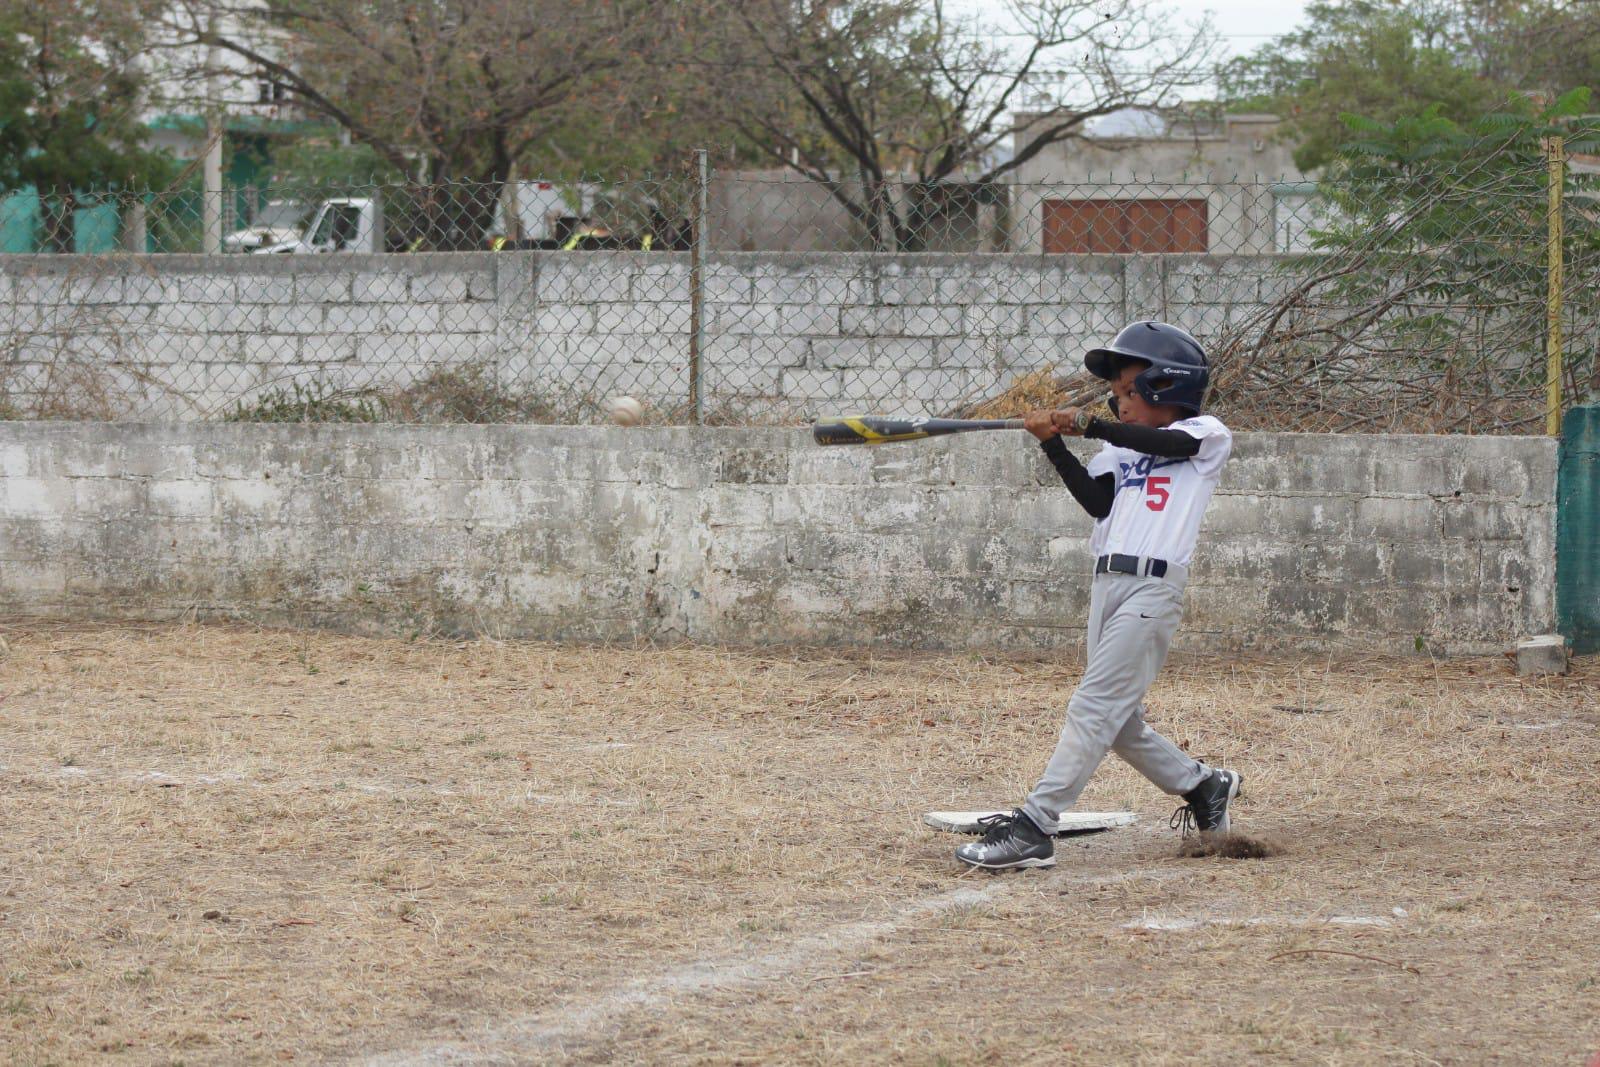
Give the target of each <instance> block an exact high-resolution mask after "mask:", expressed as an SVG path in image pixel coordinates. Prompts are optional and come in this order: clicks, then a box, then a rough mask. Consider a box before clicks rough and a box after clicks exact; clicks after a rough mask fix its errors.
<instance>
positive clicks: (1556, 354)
mask: <svg viewBox="0 0 1600 1067" xmlns="http://www.w3.org/2000/svg"><path fill="white" fill-rule="evenodd" d="M1545 149H1546V154H1545V160H1546V162H1547V164H1548V165H1549V169H1550V223H1549V232H1550V239H1549V244H1548V246H1547V247H1546V249H1545V262H1546V264H1547V265H1548V267H1549V277H1550V288H1549V291H1548V293H1547V294H1546V296H1545V342H1544V355H1545V366H1544V384H1545V394H1546V396H1545V405H1546V406H1545V423H1544V428H1545V432H1546V433H1548V434H1549V435H1550V436H1552V437H1555V436H1558V435H1559V434H1560V433H1561V289H1562V279H1561V275H1562V265H1563V264H1562V252H1561V248H1562V242H1561V191H1562V186H1564V185H1565V184H1566V162H1567V155H1566V142H1565V139H1564V138H1561V137H1552V138H1550V140H1549V141H1548V142H1546V145H1545Z"/></svg>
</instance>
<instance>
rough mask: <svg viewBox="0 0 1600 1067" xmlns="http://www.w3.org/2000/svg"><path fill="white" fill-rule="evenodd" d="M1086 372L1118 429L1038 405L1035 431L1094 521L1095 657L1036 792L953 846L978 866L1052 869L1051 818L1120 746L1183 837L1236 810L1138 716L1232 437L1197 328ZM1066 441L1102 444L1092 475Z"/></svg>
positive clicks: (1132, 341)
mask: <svg viewBox="0 0 1600 1067" xmlns="http://www.w3.org/2000/svg"><path fill="white" fill-rule="evenodd" d="M1084 365H1085V366H1086V367H1088V369H1089V371H1090V373H1092V374H1094V375H1095V376H1097V377H1099V378H1104V379H1106V380H1107V381H1109V382H1110V383H1111V389H1112V411H1113V412H1114V413H1115V415H1116V417H1117V421H1116V422H1106V421H1103V420H1101V419H1097V418H1092V417H1090V416H1089V414H1088V413H1087V412H1085V411H1082V410H1079V409H1077V408H1067V409H1066V410H1064V411H1034V412H1031V413H1029V415H1028V416H1027V419H1026V421H1025V425H1026V428H1027V430H1028V431H1029V432H1030V433H1032V434H1033V435H1034V436H1035V437H1037V438H1038V439H1039V443H1040V447H1042V448H1043V449H1044V453H1045V455H1047V456H1049V457H1050V461H1051V462H1052V463H1053V464H1054V465H1055V468H1056V470H1057V471H1059V472H1060V474H1061V480H1062V481H1063V482H1065V483H1066V486H1067V489H1068V491H1069V492H1071V493H1072V495H1073V497H1074V498H1075V499H1076V500H1077V501H1078V503H1079V504H1080V505H1082V507H1083V509H1084V510H1085V511H1087V512H1088V513H1089V514H1090V515H1092V516H1093V517H1094V518H1095V526H1094V534H1093V536H1092V538H1091V539H1090V542H1089V544H1090V549H1091V551H1092V553H1093V555H1094V581H1093V585H1092V586H1091V591H1090V594H1089V625H1088V662H1087V663H1086V664H1085V666H1084V671H1083V678H1082V679H1081V680H1080V681H1079V683H1078V688H1077V690H1076V691H1075V692H1074V693H1073V694H1072V698H1071V699H1070V700H1069V701H1068V702H1067V721H1066V725H1065V726H1063V727H1062V729H1061V740H1060V741H1059V742H1058V743H1057V744H1056V750H1055V753H1054V754H1053V755H1052V756H1051V757H1050V762H1049V764H1047V765H1046V767H1045V770H1044V774H1043V775H1042V776H1041V777H1040V778H1039V784H1038V785H1036V786H1034V788H1033V792H1032V793H1031V794H1030V795H1029V797H1028V799H1027V802H1026V803H1025V804H1024V805H1023V806H1022V807H1020V808H1018V809H1016V810H1015V811H1013V812H1011V813H1010V814H1009V815H995V816H992V817H990V818H989V819H986V820H984V821H985V824H986V827H987V829H986V832H985V833H984V835H983V838H982V839H981V840H979V841H976V842H973V843H970V844H966V845H962V846H961V847H960V848H958V849H956V858H957V859H959V860H960V861H961V862H963V863H968V864H971V865H973V866H975V867H987V868H992V869H1004V868H1009V867H1049V866H1053V865H1054V864H1055V832H1056V820H1057V818H1058V817H1059V816H1060V814H1061V813H1062V812H1063V811H1066V810H1067V809H1068V808H1070V807H1072V805H1073V804H1074V803H1075V802H1076V801H1077V799H1078V794H1080V793H1082V792H1083V788H1084V786H1085V785H1087V784H1088V782H1089V776H1090V775H1091V774H1093V773H1094V769H1095V768H1096V767H1097V766H1099V765H1100V761H1101V760H1102V759H1104V758H1105V755H1106V752H1107V750H1110V751H1112V752H1115V753H1116V754H1117V755H1119V756H1121V757H1122V758H1123V759H1124V760H1127V761H1128V762H1129V763H1130V764H1132V765H1133V767H1134V768H1135V769H1136V770H1138V771H1139V773H1140V774H1143V775H1144V776H1145V777H1146V778H1148V779H1150V781H1152V782H1154V783H1155V784H1156V786H1157V788H1159V789H1162V790H1164V791H1165V792H1167V793H1170V794H1173V795H1175V796H1181V797H1182V798H1183V799H1184V801H1185V805H1184V806H1183V807H1181V808H1179V809H1178V812H1177V813H1176V814H1175V815H1174V816H1173V825H1174V826H1177V825H1178V824H1179V822H1180V820H1181V823H1182V826H1183V830H1184V833H1185V834H1187V833H1188V832H1189V828H1190V826H1191V825H1193V826H1194V827H1196V828H1197V829H1198V830H1199V831H1200V832H1201V833H1202V834H1206V833H1212V832H1222V831H1226V830H1227V829H1228V826H1229V819H1228V805H1229V803H1230V802H1231V801H1232V800H1233V798H1234V797H1235V796H1237V795H1238V792H1239V784H1240V781H1241V778H1240V776H1239V775H1238V774H1236V773H1234V772H1233V771H1227V770H1214V769H1212V768H1210V767H1207V766H1206V765H1205V764H1203V763H1201V762H1199V761H1198V760H1195V759H1192V758H1190V757H1189V756H1188V755H1186V754H1185V753H1184V752H1183V750H1182V749H1180V748H1179V747H1178V746H1177V745H1175V744H1173V743H1172V742H1171V741H1169V740H1167V739H1166V738H1165V737H1162V736H1161V735H1160V734H1158V733H1156V732H1155V731H1154V730H1152V729H1150V727H1149V726H1148V725H1146V723H1145V721H1144V695H1145V692H1146V690H1148V689H1149V688H1150V684H1151V682H1153V681H1154V680H1155V676H1156V672H1158V671H1159V670H1160V669H1161V664H1162V661H1164V660H1165V659H1166V656H1167V648H1168V647H1169V646H1170V645H1171V643H1172V635H1173V633H1174V632H1175V631H1176V630H1177V628H1178V619H1179V617H1180V616H1181V615H1182V613H1183V587H1184V581H1185V579H1186V578H1187V576H1188V568H1189V560H1190V558H1191V557H1192V556H1193V554H1194V546H1195V539H1196V537H1197V536H1198V535H1199V532H1200V520H1201V517H1202V516H1203V515H1204V514H1205V510H1206V504H1207V503H1208V502H1209V501H1210V499H1211V492H1212V490H1213V489H1215V488H1216V485H1217V479H1218V477H1219V476H1220V475H1221V473H1222V466H1223V464H1224V463H1226V462H1227V460H1228V454H1229V452H1230V451H1231V450H1232V448H1233V435H1232V434H1230V433H1229V432H1228V428H1227V427H1226V426H1224V425H1223V424H1222V422H1221V421H1220V420H1218V419H1216V418H1214V417H1212V416H1210V415H1202V414H1201V413H1200V408H1201V404H1202V401H1203V400H1204V398H1205V391H1206V384H1207V382H1208V380H1209V373H1210V372H1209V370H1208V368H1207V364H1206V356H1205V352H1204V351H1203V350H1202V349H1201V347H1200V344H1199V342H1197V341H1196V340H1195V339H1194V338H1193V337H1191V336H1189V334H1187V333H1185V332H1184V331H1183V330H1180V329H1178V328H1177V327H1176V326H1169V325H1168V324H1166V323H1164V322H1136V323H1134V324H1133V325H1131V326H1128V327H1127V328H1126V329H1124V330H1123V331H1122V332H1121V333H1119V334H1117V337H1116V340H1114V341H1113V342H1112V343H1111V344H1110V345H1109V346H1108V347H1105V348H1096V349H1093V350H1092V351H1090V352H1089V353H1088V355H1087V356H1085V357H1084ZM1061 434H1070V435H1074V436H1076V435H1082V436H1084V437H1092V438H1096V439H1098V440H1100V441H1103V442H1104V444H1103V445H1102V446H1101V449H1100V452H1099V453H1098V454H1097V455H1096V456H1094V457H1093V458H1092V459H1091V460H1090V461H1089V464H1088V466H1087V467H1085V466H1084V465H1083V464H1082V463H1080V462H1078V460H1077V458H1076V457H1075V456H1073V454H1072V453H1071V452H1069V451H1067V447H1066V445H1065V444H1064V443H1063V442H1062V440H1061V436H1060V435H1061Z"/></svg>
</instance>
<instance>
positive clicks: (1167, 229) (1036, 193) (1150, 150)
mask: <svg viewBox="0 0 1600 1067" xmlns="http://www.w3.org/2000/svg"><path fill="white" fill-rule="evenodd" d="M1043 118H1044V116H1043V115H1041V114H1036V113H1019V114H1018V115H1017V116H1016V134H1015V141H1014V146H1015V148H1018V149H1020V148H1021V146H1022V145H1023V144H1025V143H1026V138H1027V132H1028V129H1029V128H1030V127H1031V126H1032V125H1033V124H1034V123H1036V122H1039V121H1041V120H1042V119H1043ZM1279 125H1280V120H1279V119H1278V118H1277V116H1275V115H1224V116H1220V117H1211V116H1197V115H1193V114H1187V113H1166V112H1162V113H1157V112H1153V111H1148V110H1142V109H1132V108H1130V109H1127V110H1125V111H1121V112H1115V113H1113V114H1111V115H1107V116H1105V117H1103V118H1102V119H1100V120H1097V121H1096V122H1094V123H1092V124H1091V125H1090V126H1089V127H1088V130H1087V133H1088V136H1086V137H1082V138H1075V139H1073V140H1070V141H1064V142H1060V143H1058V144H1054V145H1051V146H1050V147H1048V148H1046V149H1045V150H1044V151H1042V152H1040V153H1039V154H1038V155H1037V156H1035V157H1033V158H1032V159H1030V160H1028V161H1027V162H1026V163H1024V164H1023V165H1022V166H1021V167H1019V168H1017V170H1016V171H1014V172H1013V174H1012V176H1011V181H1012V184H1013V190H1012V214H1013V226H1014V228H1013V233H1014V235H1015V241H1016V243H1015V245H1014V247H1015V248H1016V250H1018V251H1035V252H1062V253H1065V252H1078V253H1113V254H1115V253H1132V252H1188V253H1195V252H1206V253H1226V254H1234V253H1249V254H1259V253H1269V252H1291V251H1300V250H1303V249H1304V247H1305V246H1306V232H1305V231H1306V227H1307V225H1309V224H1310V222H1311V221H1312V220H1311V217H1310V207H1311V203H1312V200H1311V194H1312V192H1313V187H1312V186H1311V185H1310V184H1309V182H1308V178H1307V175H1305V174H1303V173H1302V172H1301V171H1300V170H1299V168H1297V167H1296V166H1295V165H1294V159H1293V156H1292V147H1291V146H1290V145H1288V144H1286V143H1284V142H1283V141H1281V140H1279V139H1278V138H1277V137H1276V136H1275V134H1276V133H1277V132H1278V128H1279Z"/></svg>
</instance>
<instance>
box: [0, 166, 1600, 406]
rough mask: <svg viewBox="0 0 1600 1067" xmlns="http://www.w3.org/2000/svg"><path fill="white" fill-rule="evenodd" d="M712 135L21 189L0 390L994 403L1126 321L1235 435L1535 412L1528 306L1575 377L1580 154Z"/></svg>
mask: <svg viewBox="0 0 1600 1067" xmlns="http://www.w3.org/2000/svg"><path fill="white" fill-rule="evenodd" d="M703 159H704V157H701V160H700V165H699V166H690V167H689V168H687V169H686V171H685V172H684V173H682V174H677V175H670V176H652V177H644V178H630V179H628V180H612V181H600V180H577V181H561V182H558V181H525V180H518V181H512V182H508V183H504V184H501V185H496V186H484V185H477V184H462V183H455V184H450V183H437V184H433V185H427V186H417V185H404V186H384V187H361V188H351V187H342V188H325V187H298V188H291V187H287V186H275V187H271V188H266V189H250V190H229V191H226V192H225V193H224V195H223V196H222V197H221V198H214V199H213V200H212V201H211V202H209V203H208V202H207V201H206V200H205V198H204V197H202V196H200V195H199V194H197V193H195V192H193V191H192V190H191V191H181V192H172V191H166V192H153V193H147V194H139V195H132V194H127V195H120V196H114V197H93V196H84V197H81V198H79V199H78V200H77V201H76V202H75V203H74V204H72V205H67V206H65V207H63V206H62V205H57V204H51V203H49V202H45V201H41V200H39V198H37V197H30V196H29V195H25V194H13V195H12V196H10V197H7V198H5V199H3V200H0V249H3V250H4V251H6V252H9V253H11V254H9V255H4V256H0V415H3V416H4V417H8V418H85V419H140V420H187V419H213V420H214V419H237V420H294V421H321V420H361V421H424V422H451V421H465V422H527V421H538V422H585V421H596V420H599V419H603V418H605V417H606V401H607V399H608V398H611V397H614V396H617V395H621V394H627V395H632V396H634V397H636V398H638V399H639V400H640V401H641V402H643V404H644V405H645V407H646V410H647V413H648V416H647V417H648V418H649V419H650V420H652V421H656V422H668V423H680V422H705V423H740V422H752V421H761V422H765V423H772V422H780V423H781V422H800V421H805V420H808V419H811V418H814V417H817V416H819V415H823V414H834V413H841V412H846V411H856V412H866V411H872V412H881V413H889V414H895V413H928V414H938V415H994V414H1013V413H1016V412H1019V411H1021V410H1024V409H1026V408H1028V407H1032V406H1037V405H1041V404H1055V403H1064V402H1069V401H1072V400H1079V401H1082V400H1086V399H1090V398H1096V397H1098V396H1099V395H1101V393H1102V392H1103V390H1102V389H1101V388H1100V387H1099V385H1098V383H1095V382H1094V381H1092V380H1089V379H1086V378H1085V377H1084V375H1083V374H1082V371H1081V367H1082V353H1083V351H1084V350H1085V349H1086V348H1088V347H1090V346H1092V345H1094V344H1096V343H1100V342H1103V341H1106V340H1108V339H1109V338H1110V337H1111V336H1112V335H1114V334H1115V332H1116V331H1117V330H1118V329H1119V328H1120V327H1121V326H1122V325H1124V324H1125V323H1127V322H1129V321H1133V320H1136V319H1140V318H1161V319H1165V320H1167V321H1170V322H1174V323H1177V324H1179V325H1181V326H1184V327H1186V328H1187V329H1189V330H1191V331H1192V332H1193V333H1195V334H1196V335H1197V336H1198V337H1199V338H1200V339H1201V341H1202V342H1203V343H1204V344H1205V345H1206V346H1207V348H1208V350H1209V351H1210V352H1211V353H1212V355H1213V362H1214V366H1215V371H1216V373H1215V381H1216V386H1215V392H1214V407H1215V408H1216V409H1217V410H1218V411H1219V413H1221V414H1222V415H1223V416H1224V417H1225V418H1228V419H1229V420H1230V421H1231V422H1232V423H1233V424H1234V425H1236V426H1237V427H1238V428H1241V429H1267V430H1317V431H1325V430H1334V431H1339V430H1367V431H1428V432H1438V431H1466V432H1538V431H1539V430H1540V429H1541V428H1542V426H1543V422H1544V417H1545V414H1546V412H1547V408H1548V404H1547V389H1546V387H1547V383H1546V372H1547V367H1548V366H1549V362H1548V360H1547V352H1548V349H1549V347H1550V345H1549V342H1550V339H1551V335H1550V327H1551V324H1552V323H1554V324H1558V325H1559V327H1560V335H1561V337H1562V338H1563V339H1564V341H1565V350H1566V351H1565V356H1566V358H1565V360H1564V362H1563V364H1562V371H1561V381H1560V388H1561V391H1562V393H1563V395H1564V397H1565V398H1566V399H1567V401H1568V402H1570V401H1572V400H1574V399H1576V398H1579V397H1581V396H1583V395H1585V394H1587V393H1589V392H1591V391H1593V390H1594V389H1595V387H1596V386H1597V385H1600V379H1597V374H1600V371H1597V365H1596V360H1595V352H1596V343H1595V342H1596V339H1597V325H1600V314H1597V312H1600V295H1597V293H1596V292H1595V288H1594V285H1593V278H1594V277H1596V276H1597V275H1596V270H1595V268H1596V267H1597V266H1600V263H1597V258H1600V241H1597V238H1596V234H1597V233H1600V229H1597V226H1596V214H1597V211H1596V206H1595V205H1596V201H1595V199H1594V196H1595V194H1594V193H1593V191H1592V190H1593V188H1594V182H1593V179H1592V177H1591V176H1590V174H1588V173H1587V172H1585V171H1583V170H1582V169H1575V168H1572V167H1561V168H1558V169H1556V170H1552V169H1550V168H1549V167H1547V166H1545V165H1543V164H1540V165H1539V166H1532V165H1522V164H1512V165H1506V161H1504V160H1498V161H1494V162H1495V163H1496V164H1497V165H1495V166H1488V165H1485V166H1483V167H1480V168H1477V169H1474V168H1473V167H1471V166H1468V167H1464V168H1461V169H1460V171H1459V173H1455V174H1454V175H1453V177H1452V178H1451V180H1449V181H1443V182H1441V181H1438V180H1436V179H1434V178H1430V179H1428V180H1427V181H1422V180H1420V179H1419V180H1418V181H1416V182H1413V183H1412V184H1411V185H1407V184H1406V182H1404V181H1401V182H1398V183H1397V182H1396V181H1393V180H1390V181H1385V182H1375V181H1365V182H1364V181H1360V180H1356V179H1350V180H1348V181H1342V182H1338V183H1333V182H1323V183H1308V182H1283V181H1271V180H1264V179H1251V180H1226V181H1223V180H1204V179H1195V180H1188V179H1184V180H1163V181H1154V180H1151V181H1141V182H1128V181H1122V182H1114V183H1113V182H1092V181H1085V182H1075V183H1048V184H985V185H977V184H960V183H941V184H939V185H937V186H924V185H916V184H911V183H903V182H894V181H883V182H863V181H854V182H847V181H841V182H838V183H836V184H834V185H832V186H825V185H822V184H820V183H817V182H814V181H810V180H807V179H803V178H800V177H798V176H796V175H792V174H786V173H781V172H770V173H750V172H739V173H724V172H717V171H713V170H711V169H710V168H709V167H707V166H705V165H704V162H703ZM1552 174H1556V175H1557V177H1555V178H1554V179H1552V177H1551V175H1552ZM1552 188H1554V189H1555V191H1556V192H1557V193H1558V194H1559V195H1558V197H1557V199H1556V203H1557V204H1558V207H1557V209H1556V210H1557V215H1556V217H1558V218H1560V219H1561V220H1562V222H1563V223H1564V232H1563V233H1562V234H1561V236H1560V238H1559V240H1556V241H1554V242H1552V240H1551V239H1550V234H1551V227H1550V222H1551V217H1552V216H1551V203H1552V200H1551V196H1550V193H1551V190H1552ZM52 251H54V252H72V253H73V254H70V255H50V254H40V253H48V252H52ZM1555 259H1559V261H1560V262H1561V263H1562V264H1563V265H1564V267H1565V272H1564V277H1565V279H1566V282H1565V284H1564V286H1563V287H1562V288H1560V289H1559V290H1557V291H1555V292H1552V291H1551V290H1550V288H1549V286H1548V284H1547V279H1548V274H1549V269H1550V267H1551V264H1552V261H1553V260H1555Z"/></svg>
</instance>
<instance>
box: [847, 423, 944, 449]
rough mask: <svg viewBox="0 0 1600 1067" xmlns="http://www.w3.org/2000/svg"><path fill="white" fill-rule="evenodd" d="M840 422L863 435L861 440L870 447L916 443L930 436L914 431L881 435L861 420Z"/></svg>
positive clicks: (924, 432)
mask: <svg viewBox="0 0 1600 1067" xmlns="http://www.w3.org/2000/svg"><path fill="white" fill-rule="evenodd" d="M839 421H840V422H842V423H844V424H845V425H846V426H848V427H850V428H851V429H852V430H854V431H855V432H856V433H858V434H860V435H861V439H862V440H863V441H865V442H867V443H868V444H869V445H881V444H885V443H886V442H889V441H915V440H917V439H919V438H922V437H927V436H928V434H927V432H926V431H923V430H912V431H911V432H910V433H879V432H878V431H877V430H874V429H873V428H872V427H870V426H868V425H867V424H866V423H864V422H862V421H861V420H860V419H840V420H839Z"/></svg>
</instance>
